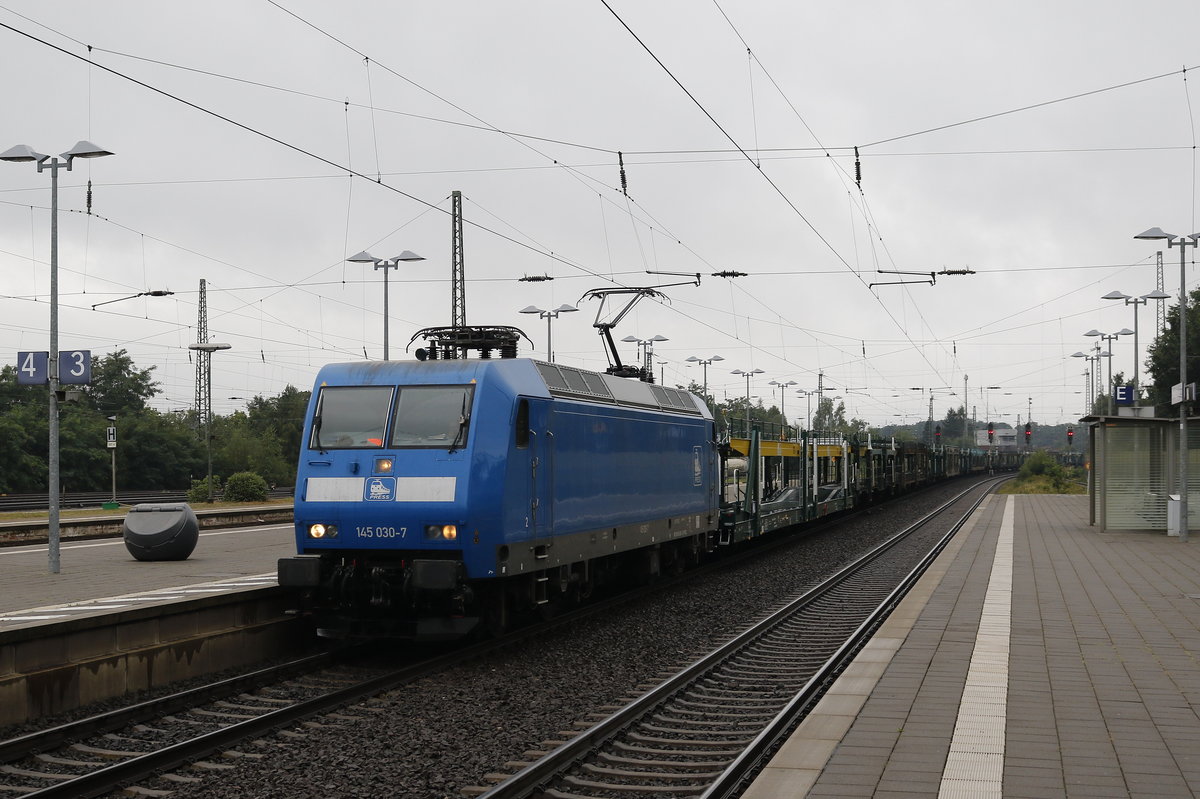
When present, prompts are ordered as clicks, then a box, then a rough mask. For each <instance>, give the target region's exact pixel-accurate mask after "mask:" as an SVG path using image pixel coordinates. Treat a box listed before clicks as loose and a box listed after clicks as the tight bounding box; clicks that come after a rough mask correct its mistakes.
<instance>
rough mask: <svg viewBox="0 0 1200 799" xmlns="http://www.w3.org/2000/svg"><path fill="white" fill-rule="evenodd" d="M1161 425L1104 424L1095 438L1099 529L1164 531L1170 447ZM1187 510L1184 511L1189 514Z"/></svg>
mask: <svg viewBox="0 0 1200 799" xmlns="http://www.w3.org/2000/svg"><path fill="white" fill-rule="evenodd" d="M1171 432H1172V431H1171V430H1170V428H1168V427H1165V426H1162V425H1122V426H1118V427H1108V428H1106V429H1105V430H1104V435H1103V436H1101V437H1100V438H1101V440H1100V441H1097V444H1098V445H1099V446H1098V449H1099V450H1101V451H1100V452H1098V453H1097V454H1098V455H1099V456H1100V457H1098V458H1097V463H1098V464H1103V474H1100V475H1097V477H1098V478H1099V479H1101V480H1102V481H1103V490H1104V493H1103V496H1104V502H1105V507H1104V511H1105V524H1104V527H1105V529H1108V530H1165V529H1166V526H1167V495H1168V494H1169V493H1172V487H1171V485H1170V474H1169V472H1168V466H1169V464H1170V456H1171V454H1172V453H1173V450H1174V447H1172V446H1171V442H1170V440H1169V439H1170V436H1171ZM1190 515H1191V514H1189V516H1190Z"/></svg>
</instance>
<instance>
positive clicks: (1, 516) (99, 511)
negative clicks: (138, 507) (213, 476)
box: [0, 498, 292, 522]
mask: <svg viewBox="0 0 1200 799" xmlns="http://www.w3.org/2000/svg"><path fill="white" fill-rule="evenodd" d="M189 504H191V506H192V510H222V509H230V508H233V509H236V508H261V507H263V506H271V505H282V506H285V507H286V506H288V505H291V504H292V500H291V499H290V498H285V499H268V500H265V501H263V502H212V503H209V502H196V503H189ZM131 507H133V506H132V505H122V506H121V507H119V508H115V509H113V510H105V509H103V508H72V509H70V510H65V509H64V510H62V511H60V512H59V516H60V518H63V519H81V518H89V519H90V518H95V517H97V516H100V517H103V516H118V517H120V516H124V515H125V514H127V513H128V512H129V509H130V508H131ZM45 518H46V511H44V510H42V511H37V510H22V511H10V512H8V513H0V521H3V522H21V521H29V520H34V521H36V520H38V519H45Z"/></svg>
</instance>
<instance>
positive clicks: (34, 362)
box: [17, 350, 92, 386]
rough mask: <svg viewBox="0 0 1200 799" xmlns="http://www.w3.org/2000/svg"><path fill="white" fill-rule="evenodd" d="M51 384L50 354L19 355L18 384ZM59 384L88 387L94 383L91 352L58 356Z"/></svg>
mask: <svg viewBox="0 0 1200 799" xmlns="http://www.w3.org/2000/svg"><path fill="white" fill-rule="evenodd" d="M49 382H50V354H49V353H47V352H18V353H17V384H18V385H22V386H44V385H47V384H49ZM58 382H59V383H61V384H63V385H67V386H86V385H88V384H89V383H91V382H92V353H91V351H90V350H68V351H63V352H60V353H59V354H58Z"/></svg>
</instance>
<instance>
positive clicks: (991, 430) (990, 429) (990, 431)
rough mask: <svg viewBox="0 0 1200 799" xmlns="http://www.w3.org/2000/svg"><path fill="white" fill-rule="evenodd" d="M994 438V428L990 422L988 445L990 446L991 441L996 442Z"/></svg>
mask: <svg viewBox="0 0 1200 799" xmlns="http://www.w3.org/2000/svg"><path fill="white" fill-rule="evenodd" d="M995 436H996V427H995V425H993V424H992V423H991V422H988V443H989V444H991V443H992V442H993V441H995V440H996V439H995Z"/></svg>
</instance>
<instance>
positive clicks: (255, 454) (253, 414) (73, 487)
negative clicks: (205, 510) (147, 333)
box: [0, 349, 310, 494]
mask: <svg viewBox="0 0 1200 799" xmlns="http://www.w3.org/2000/svg"><path fill="white" fill-rule="evenodd" d="M153 371H154V367H149V368H147V369H138V368H137V367H136V366H135V365H134V363H133V361H132V359H131V358H130V357H129V354H128V353H127V352H126V351H125V350H123V349H121V350H117V351H116V352H113V353H110V354H108V355H105V356H103V357H98V356H93V357H92V382H91V385H88V386H82V387H80V388H81V389H82V390H81V392H80V396H79V399H78V400H77V401H71V402H60V403H59V406H58V407H59V453H60V456H59V472H60V482H61V485H62V490H63V491H64V492H67V491H71V492H74V491H107V490H109V488H110V487H111V485H112V468H111V466H112V465H111V460H110V459H111V456H110V451H109V449H108V448H107V441H108V436H107V428H108V427H110V426H115V427H116V428H117V448H116V460H117V490H118V491H120V490H127V489H135V490H187V489H189V488H190V487H191V486H192V483H193V481H195V480H203V479H204V477H205V476H206V475H207V473H208V448H207V447H206V446H205V440H204V432H205V430H204V425H203V424H202V421H203V420H201V419H199V418H197V413H196V410H195V409H194V408H193V409H189V410H187V411H186V412H183V413H172V412H166V413H164V412H162V411H158V410H155V409H154V408H152V407H150V406H149V405H148V401H149V400H150V399H152V398H153V397H155V396H156V395H158V394H159V393H160V392H159V384H158V383H157V382H155V381H154V378H153ZM309 393H310V392H308V391H299V390H297V389H295V388H294V387H292V386H288V387H287V388H285V389H284V390H283V391H282V392H281V393H280V394H279V395H278V396H274V397H263V396H256V397H254V399H252V400H250V401H249V403H248V404H247V407H246V410H245V411H240V410H239V411H235V412H234V413H232V414H230V415H229V416H213V421H212V431H211V433H212V459H213V474H214V477H220V476H222V475H224V476H228V475H232V474H236V473H239V472H254V473H255V474H258V475H260V476H261V477H262V478H263V479H264V480H265V481H266V482H267V483H268V484H270V485H278V486H290V485H291V484H292V482H293V481H294V480H295V475H296V456H297V453H298V452H299V451H300V437H301V435H302V431H303V427H304V412H305V409H306V408H307V406H308V397H309ZM49 401H50V399H49V393H48V391H47V390H46V387H45V386H23V385H19V384H18V383H17V371H16V367H14V366H11V365H10V366H5V367H3V369H0V493H5V494H23V493H37V492H39V491H45V490H46V487H47V485H48V484H49V466H48V463H49ZM110 416H115V417H116V420H115V422H114V421H110V420H109V419H108V417H110ZM214 482H218V481H214Z"/></svg>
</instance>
